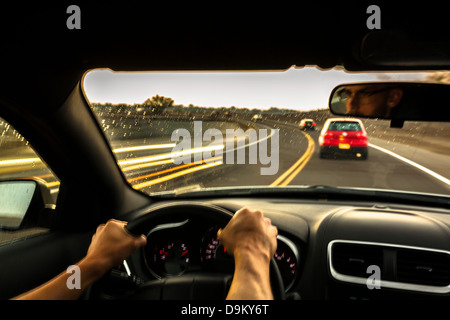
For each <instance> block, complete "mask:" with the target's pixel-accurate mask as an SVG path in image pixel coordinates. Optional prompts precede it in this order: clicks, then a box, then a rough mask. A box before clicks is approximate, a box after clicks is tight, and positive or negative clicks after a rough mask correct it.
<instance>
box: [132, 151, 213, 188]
mask: <svg viewBox="0 0 450 320" xmlns="http://www.w3.org/2000/svg"><path fill="white" fill-rule="evenodd" d="M221 158H222V157H214V158H208V159H205V160H202V161H196V162H192V163H187V164H183V165H179V166H176V167H173V168H169V169H166V170H161V171H156V172H152V173H149V174H146V175H143V176H137V177H135V178H130V179H127V180H128V182H130V183H131V182H134V181H137V180H142V179H147V178H151V177H154V176H157V175H160V174H164V173H168V172H172V171H176V170H181V169H184V168H188V167H192V166H195V165H199V164H203V163H209V162H211V161H217V160H221Z"/></svg>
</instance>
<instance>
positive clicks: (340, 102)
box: [330, 83, 404, 118]
mask: <svg viewBox="0 0 450 320" xmlns="http://www.w3.org/2000/svg"><path fill="white" fill-rule="evenodd" d="M403 93H404V90H403V88H402V87H401V86H399V85H397V84H395V83H392V84H390V83H380V84H370V83H369V84H365V83H362V84H349V85H343V86H339V87H337V88H336V89H335V90H333V94H332V96H331V99H330V109H331V111H332V112H333V113H335V114H339V115H349V116H362V117H375V118H390V117H391V114H392V111H393V108H395V107H397V106H398V105H399V104H400V102H401V101H402V98H403Z"/></svg>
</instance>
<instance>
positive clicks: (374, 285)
mask: <svg viewBox="0 0 450 320" xmlns="http://www.w3.org/2000/svg"><path fill="white" fill-rule="evenodd" d="M187 202H189V201H187ZM193 202H195V203H200V204H202V205H214V206H216V207H219V208H222V209H224V210H227V211H229V212H235V211H237V210H239V209H240V208H242V207H250V208H258V209H261V210H262V211H263V212H264V215H265V216H267V217H269V218H270V219H271V221H272V224H274V225H276V226H277V228H278V231H279V237H278V248H277V252H276V254H275V256H274V260H275V261H276V264H277V266H278V268H279V270H280V274H281V277H282V281H283V284H284V289H285V292H286V297H287V298H288V299H289V298H294V297H295V298H302V299H350V300H360V299H402V298H404V299H409V298H421V299H422V298H432V299H434V298H438V299H450V210H448V209H442V208H431V207H422V206H416V205H406V204H401V205H400V204H392V203H373V202H365V201H353V202H349V201H345V202H341V201H338V200H333V201H328V200H324V201H317V200H305V199H299V200H297V199H276V198H274V199H270V198H268V199H250V198H225V199H215V200H211V199H204V200H201V199H200V200H199V199H196V200H195V201H193ZM167 203H171V204H175V207H176V203H177V202H176V201H168V202H167ZM144 215H145V214H144ZM225 225H226V223H224V222H223V221H219V220H218V219H217V218H216V217H215V216H214V215H210V216H202V217H191V216H189V215H186V217H185V218H183V214H182V213H180V214H179V215H178V216H177V217H176V218H170V219H167V220H164V221H161V222H158V223H151V224H144V226H143V227H144V229H145V230H146V232H145V234H146V235H147V245H146V246H145V247H144V248H143V249H142V250H141V251H139V252H135V253H134V254H133V255H132V256H131V257H130V259H129V261H128V263H129V265H130V269H131V272H132V273H133V274H136V275H137V276H139V277H141V278H142V279H143V280H144V281H151V280H158V279H159V280H167V279H177V278H179V277H182V276H186V275H189V274H197V273H204V274H224V273H225V274H229V275H232V274H233V270H234V264H233V259H232V258H231V256H230V255H228V253H227V252H226V248H224V247H223V246H222V245H221V244H220V242H219V241H218V240H217V236H216V234H217V230H218V229H219V228H222V227H224V226H225Z"/></svg>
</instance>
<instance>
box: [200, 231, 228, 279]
mask: <svg viewBox="0 0 450 320" xmlns="http://www.w3.org/2000/svg"><path fill="white" fill-rule="evenodd" d="M217 230H218V227H212V228H210V229H208V231H207V232H206V234H205V235H204V236H203V239H202V249H201V257H202V262H203V266H204V268H206V269H208V270H214V271H220V272H230V273H232V272H233V270H234V260H233V258H232V257H231V256H230V255H229V254H228V253H227V249H226V248H225V247H224V246H223V245H222V244H221V243H220V241H219V239H218V238H217Z"/></svg>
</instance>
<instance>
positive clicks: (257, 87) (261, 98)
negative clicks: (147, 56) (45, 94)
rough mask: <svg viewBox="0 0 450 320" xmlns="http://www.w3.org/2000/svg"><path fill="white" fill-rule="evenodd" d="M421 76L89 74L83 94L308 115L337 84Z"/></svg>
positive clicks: (302, 71) (292, 71)
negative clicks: (157, 96) (300, 112)
mask: <svg viewBox="0 0 450 320" xmlns="http://www.w3.org/2000/svg"><path fill="white" fill-rule="evenodd" d="M418 77H419V78H423V77H424V74H420V73H416V74H414V73H396V74H383V75H379V74H375V73H365V74H358V73H347V72H344V71H342V70H338V69H330V70H320V69H318V68H316V67H304V68H295V67H291V68H289V69H287V70H284V71H251V72H228V71H227V72H137V73H135V72H133V73H132V72H113V71H111V70H109V69H98V70H93V71H90V72H89V73H88V74H87V75H86V76H85V78H84V83H83V85H84V91H85V95H86V97H87V99H88V100H89V101H90V102H98V103H105V102H110V103H113V104H117V103H126V104H135V103H142V102H144V101H145V100H147V99H148V98H151V97H153V96H155V95H160V96H164V97H170V98H172V99H173V100H174V104H176V105H179V104H181V105H185V106H188V105H189V104H193V105H195V106H203V107H231V106H235V107H237V108H249V109H253V108H257V109H263V110H264V109H269V108H271V107H277V108H281V109H293V110H312V109H318V108H326V107H327V106H328V98H329V94H330V92H331V90H332V89H333V88H334V87H335V86H336V85H338V84H341V83H349V82H361V81H363V82H364V81H377V80H380V79H382V80H406V81H407V80H413V79H417V78H418Z"/></svg>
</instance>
